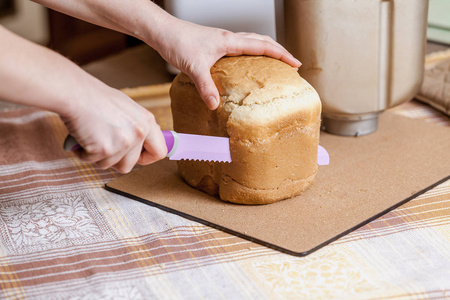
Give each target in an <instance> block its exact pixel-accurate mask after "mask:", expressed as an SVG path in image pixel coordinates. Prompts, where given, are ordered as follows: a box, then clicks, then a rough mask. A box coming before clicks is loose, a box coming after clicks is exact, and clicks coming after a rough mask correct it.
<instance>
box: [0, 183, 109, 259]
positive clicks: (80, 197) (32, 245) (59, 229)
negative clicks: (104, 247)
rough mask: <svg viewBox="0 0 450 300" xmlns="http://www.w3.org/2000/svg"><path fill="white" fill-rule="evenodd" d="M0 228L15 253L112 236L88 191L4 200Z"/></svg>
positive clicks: (6, 242)
mask: <svg viewBox="0 0 450 300" xmlns="http://www.w3.org/2000/svg"><path fill="white" fill-rule="evenodd" d="M99 223H102V224H99ZM0 230H1V237H2V240H3V242H4V244H5V245H6V246H7V247H8V248H9V250H10V251H14V252H34V251H41V250H43V249H49V248H59V247H64V246H68V245H73V244H80V243H86V242H89V241H98V240H104V239H105V238H112V237H113V234H112V231H111V229H109V226H108V225H107V223H106V221H105V220H104V218H103V217H102V215H101V214H100V213H99V212H98V209H97V207H96V205H95V203H94V202H93V201H92V199H91V197H90V195H89V193H86V192H81V193H80V192H72V193H68V194H50V195H44V196H41V197H36V198H31V199H22V200H17V201H10V202H7V203H2V204H0Z"/></svg>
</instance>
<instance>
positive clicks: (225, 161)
mask: <svg viewBox="0 0 450 300" xmlns="http://www.w3.org/2000/svg"><path fill="white" fill-rule="evenodd" d="M180 160H186V161H205V162H212V163H215V162H219V163H231V161H228V160H210V159H198V158H190V159H187V158H182V159H180Z"/></svg>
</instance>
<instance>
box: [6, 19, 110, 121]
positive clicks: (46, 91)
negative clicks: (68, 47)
mask: <svg viewBox="0 0 450 300" xmlns="http://www.w3.org/2000/svg"><path fill="white" fill-rule="evenodd" d="M0 83H1V84H0V99H2V100H5V101H9V102H13V103H17V104H23V105H30V106H35V107H39V108H42V109H46V110H50V111H54V112H56V113H58V114H60V115H62V116H67V115H68V114H70V113H71V111H72V110H73V109H74V108H75V107H77V106H78V105H81V104H82V103H80V102H78V101H79V99H85V98H86V97H87V95H89V93H90V92H91V91H92V90H94V89H97V88H99V87H100V88H105V87H106V85H104V84H103V83H101V82H100V81H98V80H97V79H95V78H94V77H92V76H91V75H89V74H87V73H86V72H84V71H83V70H82V69H81V68H79V67H78V66H77V65H75V64H74V63H72V62H70V61H69V60H68V59H66V58H64V57H63V56H61V55H59V54H57V53H55V52H53V51H51V50H49V49H47V48H45V47H42V46H39V45H36V44H33V43H31V42H29V41H27V40H25V39H23V38H21V37H18V36H16V35H14V34H13V33H11V32H9V31H7V30H6V29H4V28H3V27H1V26H0Z"/></svg>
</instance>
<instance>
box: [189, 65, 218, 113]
mask: <svg viewBox="0 0 450 300" xmlns="http://www.w3.org/2000/svg"><path fill="white" fill-rule="evenodd" d="M191 78H192V80H193V81H194V84H195V87H196V88H197V91H198V93H199V94H200V97H201V98H202V100H203V102H205V104H206V106H207V107H208V108H209V109H211V110H214V109H216V108H217V107H218V106H219V99H220V95H219V91H218V90H217V87H216V84H215V83H214V81H213V79H212V77H211V73H210V71H209V69H208V70H206V72H205V71H203V72H201V73H200V74H192V76H191Z"/></svg>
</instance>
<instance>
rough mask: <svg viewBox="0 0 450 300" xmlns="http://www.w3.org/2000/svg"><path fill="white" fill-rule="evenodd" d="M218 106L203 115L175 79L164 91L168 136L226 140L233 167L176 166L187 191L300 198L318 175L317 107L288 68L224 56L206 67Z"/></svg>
mask: <svg viewBox="0 0 450 300" xmlns="http://www.w3.org/2000/svg"><path fill="white" fill-rule="evenodd" d="M211 74H212V77H213V79H214V81H215V83H216V85H217V87H218V89H219V93H220V95H221V103H220V105H219V108H218V109H217V110H215V111H210V110H209V109H208V108H207V107H206V106H205V105H204V104H203V102H202V100H201V98H200V96H199V94H198V92H197V90H196V89H195V86H194V84H193V83H192V81H191V80H190V79H189V77H188V76H186V75H185V74H179V75H178V76H177V77H176V78H175V80H174V82H173V84H172V88H171V90H170V95H171V100H172V113H173V118H174V129H175V131H179V132H184V133H193V134H204V135H214V136H229V137H230V151H231V157H232V160H233V162H232V163H211V162H198V161H195V162H191V161H180V162H179V163H178V167H179V171H180V174H181V176H182V177H183V178H184V179H185V181H186V182H187V183H188V184H190V185H191V186H193V187H195V188H198V189H200V190H203V191H205V192H207V193H209V194H213V195H214V194H219V195H220V198H221V199H222V200H225V201H230V202H235V203H242V204H266V203H272V202H276V201H279V200H282V199H285V198H288V197H292V196H294V195H297V194H299V193H301V192H302V191H303V190H304V189H305V188H306V187H307V186H308V185H309V184H310V183H311V181H312V180H313V178H314V176H315V174H316V172H317V146H318V142H319V130H320V112H321V104H320V100H319V97H318V95H317V93H316V92H315V91H314V89H313V88H312V87H311V86H310V85H309V84H308V83H307V82H306V81H305V80H304V79H302V78H301V77H300V76H299V75H298V73H297V72H296V71H295V70H294V69H293V68H291V67H290V66H288V65H287V64H285V63H283V62H281V61H278V60H275V59H271V58H267V57H258V56H252V57H250V56H240V57H226V58H222V59H221V60H219V61H218V62H217V63H216V64H215V66H214V67H213V68H212V69H211Z"/></svg>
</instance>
